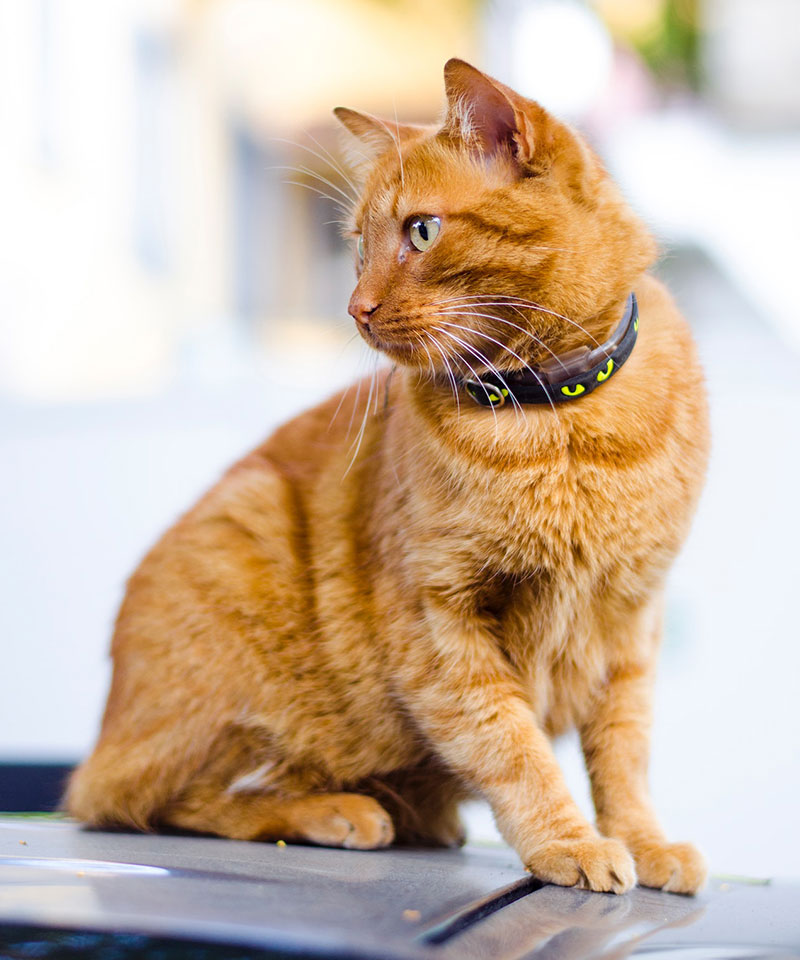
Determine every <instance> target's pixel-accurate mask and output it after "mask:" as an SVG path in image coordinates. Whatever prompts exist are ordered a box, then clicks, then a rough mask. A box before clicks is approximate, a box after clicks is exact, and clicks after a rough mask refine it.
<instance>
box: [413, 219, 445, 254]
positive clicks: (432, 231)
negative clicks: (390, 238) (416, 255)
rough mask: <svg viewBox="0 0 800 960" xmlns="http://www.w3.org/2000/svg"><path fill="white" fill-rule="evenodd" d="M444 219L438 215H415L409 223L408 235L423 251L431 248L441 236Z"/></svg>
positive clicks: (418, 248)
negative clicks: (440, 231) (440, 230)
mask: <svg viewBox="0 0 800 960" xmlns="http://www.w3.org/2000/svg"><path fill="white" fill-rule="evenodd" d="M441 224H442V221H441V220H440V219H439V218H438V217H414V219H413V220H412V221H411V222H410V223H409V225H408V236H409V239H410V240H411V242H412V243H413V244H414V246H415V247H416V248H417V250H419V251H420V252H421V253H424V252H425V251H426V250H430V248H431V247H432V246H433V244H434V241H435V240H436V238H437V237H438V236H439V229H440V227H441Z"/></svg>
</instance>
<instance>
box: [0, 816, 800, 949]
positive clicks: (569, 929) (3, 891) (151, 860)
mask: <svg viewBox="0 0 800 960" xmlns="http://www.w3.org/2000/svg"><path fill="white" fill-rule="evenodd" d="M514 898H516V899H514ZM1 922H15V923H35V924H44V925H49V926H59V925H63V926H70V927H85V928H91V929H99V930H110V931H127V932H137V933H149V934H153V935H173V936H182V937H190V938H199V939H208V940H214V941H222V942H227V943H231V944H234V943H235V944H249V945H253V946H257V945H258V946H269V947H273V948H281V947H283V948H288V949H297V950H299V949H304V950H307V951H311V952H313V951H316V952H319V953H320V954H321V955H327V956H334V955H337V954H338V955H340V956H352V957H374V958H387V960H390V958H391V960H394V958H396V960H422V958H429V960H430V958H434V957H438V958H441V960H451V958H456V957H458V958H463V960H472V958H475V960H478V958H481V960H485V958H496V960H520V958H523V957H537V958H552V960H578V958H586V957H604V958H608V960H610V958H615V960H618V958H622V957H625V956H628V955H631V954H636V955H639V954H642V955H645V954H646V955H647V956H648V957H649V958H650V960H658V958H661V957H662V956H663V957H666V956H667V954H669V955H670V956H671V957H674V958H675V960H684V958H685V960H705V958H708V960H712V958H715V960H721V958H726V957H731V958H734V957H735V958H749V957H752V958H756V957H759V958H768V957H769V958H788V957H800V886H798V885H793V884H749V883H744V882H734V881H728V882H722V881H715V882H714V883H712V885H711V887H710V888H709V890H708V891H707V892H705V893H703V894H702V895H701V896H699V897H697V898H686V897H678V896H674V895H671V894H665V893H660V892H656V891H652V890H642V889H637V890H635V891H633V892H632V893H630V894H627V895H626V896H623V897H614V896H613V895H606V894H594V893H584V892H580V891H576V890H565V889H562V888H557V887H542V888H541V889H536V884H535V883H533V882H532V881H531V879H530V878H529V877H528V875H527V874H526V873H525V872H524V871H523V870H522V867H521V865H520V863H519V860H518V859H517V857H516V855H515V854H514V853H513V852H512V851H510V850H506V849H491V850H490V849H474V848H473V849H469V848H468V849H466V850H463V851H429V850H402V849H397V850H382V851H374V852H359V851H345V850H328V849H322V848H316V847H310V846H299V845H287V846H277V845H276V844H258V843H243V842H236V841H229V840H220V839H215V838H205V837H185V836H149V835H141V834H124V833H100V832H89V831H84V830H81V829H79V828H78V827H77V826H76V825H74V824H71V823H67V822H58V821H53V822H48V821H36V820H15V819H11V818H8V819H4V818H0V923H1Z"/></svg>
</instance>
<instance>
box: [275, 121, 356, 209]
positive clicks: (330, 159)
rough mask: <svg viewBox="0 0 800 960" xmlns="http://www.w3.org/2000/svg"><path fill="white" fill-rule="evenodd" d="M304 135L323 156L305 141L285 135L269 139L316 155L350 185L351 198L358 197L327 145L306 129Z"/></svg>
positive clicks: (354, 187)
mask: <svg viewBox="0 0 800 960" xmlns="http://www.w3.org/2000/svg"><path fill="white" fill-rule="evenodd" d="M306 136H307V137H308V138H309V140H313V141H314V143H316V145H317V146H318V147H319V149H320V150H322V151H323V153H324V156H323V153H320V152H319V151H317V150H314V149H312V148H311V147H309V146H308V145H307V144H305V143H298V142H297V141H296V140H288V139H286V138H285V137H271V138H270V139H271V140H273V141H274V142H276V143H287V144H289V146H291V147H297V148H298V149H299V150H305V151H306V153H310V154H311V156H312V157H316V158H317V160H319V161H320V162H321V163H324V164H326V165H328V166H330V167H331V168H332V169H333V170H334V171H335V173H336V174H337V175H338V176H340V177H341V178H342V180H343V181H344V182H345V183H346V184H347V185H348V186H349V187H350V189H351V190H352V191H353V199H354V200H356V201H357V200H358V197H359V189H358V187H357V186H356V185H355V183H353V181H352V180H351V179H350V177H349V176H348V175H347V172H346V171H345V169H344V167H342V165H341V164H340V163H339V161H338V160H337V159H336V157H334V155H333V154H332V153H331V152H330V150H328V148H327V147H325V146H323V144H321V143H320V142H319V140H317V138H316V137H315V136H313V135H312V134H310V133H308V132H307V131H306Z"/></svg>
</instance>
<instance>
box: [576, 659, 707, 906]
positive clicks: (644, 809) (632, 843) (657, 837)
mask: <svg viewBox="0 0 800 960" xmlns="http://www.w3.org/2000/svg"><path fill="white" fill-rule="evenodd" d="M654 658H655V654H653V658H652V661H654ZM652 661H650V662H645V663H634V664H627V665H625V666H618V667H617V668H616V669H615V670H614V671H613V672H612V673H611V675H610V676H609V678H608V680H607V682H606V684H605V685H604V687H603V690H602V692H601V693H600V695H599V696H598V698H597V701H596V702H595V704H594V705H593V707H592V710H591V713H590V716H589V717H588V718H587V720H586V721H585V722H584V723H583V724H582V726H581V743H582V745H583V751H584V756H585V758H586V767H587V770H588V772H589V778H590V780H591V784H592V798H593V800H594V805H595V810H596V812H597V825H598V827H599V829H600V830H601V832H602V833H603V834H604V835H605V836H607V837H615V838H617V839H619V840H622V842H623V843H624V844H625V845H626V846H627V847H628V849H629V850H630V851H631V853H632V854H633V857H634V860H635V861H636V872H637V874H638V878H639V882H640V883H641V884H642V885H643V886H646V887H657V888H661V889H663V890H669V891H670V892H672V893H688V894H692V893H696V892H697V891H698V890H699V889H700V887H702V885H703V883H704V882H705V879H706V866H705V862H704V860H703V858H702V856H701V855H700V853H699V852H698V851H697V850H696V849H695V848H694V847H693V846H692V845H691V844H688V843H669V842H668V841H667V839H666V838H665V836H664V834H663V832H662V830H661V827H660V826H659V823H658V820H657V818H656V815H655V813H654V811H653V808H652V804H651V801H650V796H649V790H648V787H647V764H648V759H649V753H650V749H649V748H650V716H651V700H652V686H653V666H654V663H653V662H652Z"/></svg>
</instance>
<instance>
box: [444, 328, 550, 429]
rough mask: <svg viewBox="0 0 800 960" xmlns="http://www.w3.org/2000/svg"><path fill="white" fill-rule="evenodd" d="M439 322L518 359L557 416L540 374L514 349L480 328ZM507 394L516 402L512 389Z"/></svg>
mask: <svg viewBox="0 0 800 960" xmlns="http://www.w3.org/2000/svg"><path fill="white" fill-rule="evenodd" d="M441 322H442V323H443V324H444V325H445V326H446V327H456V328H457V329H459V330H463V331H464V332H465V333H472V334H475V335H476V336H478V337H483V339H484V340H489V341H491V342H492V343H494V344H496V345H497V346H498V347H500V349H501V350H504V351H505V352H506V353H508V354H510V355H511V356H512V357H514V358H515V359H516V360H519V362H520V363H521V364H522V365H523V366H524V367H525V368H526V369H528V370H529V371H530V372H531V373H532V374H533V376H534V377H535V378H536V380H537V382H538V383H539V386H540V387H541V388H542V389H543V390H544V392H545V394H546V395H547V398H548V401H549V403H550V406H551V408H552V410H553V413H554V414H555V415H556V417H557V416H558V411H557V410H556V406H555V404H554V403H553V401H552V398H551V397H550V392H549V391H548V389H547V387H546V386H545V384H544V382H543V380H542V378H541V376H540V375H539V374H538V373H537V372H536V371H535V370H534V369H533V367H532V366H530V364H528V363H526V362H525V360H523V359H522V357H521V356H520V355H519V354H518V353H515V351H513V350H512V349H511V347H509V346H507V345H506V344H505V343H502V342H501V341H500V340H495V338H494V337H490V336H489V334H488V333H483V331H481V330H475V329H474V328H473V327H465V326H462V324H460V323H449V322H448V321H447V320H442V321H441ZM496 372H497V371H496V370H495V373H496ZM498 376H499V374H498ZM506 389H508V385H506ZM509 396H510V397H511V400H512V401H513V402H516V400H515V397H514V394H513V392H512V391H509ZM517 406H519V403H518V402H517ZM520 409H522V408H521V407H520ZM524 415H525V414H524V411H523V416H524Z"/></svg>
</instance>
